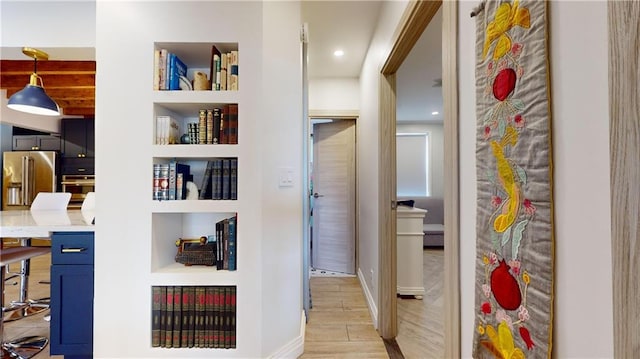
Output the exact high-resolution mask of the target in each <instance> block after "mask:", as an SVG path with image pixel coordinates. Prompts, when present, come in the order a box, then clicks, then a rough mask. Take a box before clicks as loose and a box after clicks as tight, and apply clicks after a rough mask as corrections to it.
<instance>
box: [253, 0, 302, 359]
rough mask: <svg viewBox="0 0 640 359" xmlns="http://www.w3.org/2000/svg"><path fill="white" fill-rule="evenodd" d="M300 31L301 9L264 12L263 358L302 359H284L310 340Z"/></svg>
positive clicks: (274, 6) (279, 5)
mask: <svg viewBox="0 0 640 359" xmlns="http://www.w3.org/2000/svg"><path fill="white" fill-rule="evenodd" d="M301 23H302V20H301V15H300V3H299V2H298V1H284V2H265V3H264V4H263V26H262V28H263V30H262V40H263V45H262V46H263V54H264V57H263V61H262V68H263V71H262V76H263V78H262V84H263V89H262V99H263V107H262V111H261V115H260V117H259V121H257V124H259V125H260V126H257V130H258V131H259V133H258V134H257V135H258V137H260V138H262V146H261V147H260V148H259V150H260V152H261V156H262V158H261V162H262V180H261V181H259V180H258V179H257V178H254V179H252V181H253V182H254V183H256V185H259V183H261V185H262V229H261V231H260V232H261V234H262V238H261V242H262V270H261V281H262V298H261V304H262V326H261V333H262V355H261V356H262V357H266V356H268V355H272V354H274V353H275V356H276V357H282V356H293V357H295V356H297V355H300V354H302V352H298V353H295V354H294V355H292V353H284V352H282V349H281V348H282V347H283V346H284V345H285V344H288V345H289V346H296V345H298V344H300V345H301V344H302V342H303V339H304V333H300V319H301V313H302V238H303V228H302V213H303V212H302V196H303V195H305V194H306V192H305V189H306V185H305V184H304V182H303V178H302V166H304V163H303V157H302V150H303V146H304V141H303V136H302V135H303V125H304V124H305V123H306V119H305V118H304V116H303V113H302V43H301V42H300V37H299V36H300V35H299V30H300V24H301ZM274 53H277V54H279V55H280V56H273V55H272V54H274ZM283 73H287V76H282V74H283ZM275 84H277V85H275ZM283 168H287V169H291V170H292V171H293V173H294V184H293V186H292V187H278V178H279V172H280V170H281V169H283ZM254 274H255V275H256V276H257V275H258V273H254ZM299 348H300V349H302V347H301V346H300V347H299ZM277 350H280V351H279V352H277ZM276 352H277V353H276Z"/></svg>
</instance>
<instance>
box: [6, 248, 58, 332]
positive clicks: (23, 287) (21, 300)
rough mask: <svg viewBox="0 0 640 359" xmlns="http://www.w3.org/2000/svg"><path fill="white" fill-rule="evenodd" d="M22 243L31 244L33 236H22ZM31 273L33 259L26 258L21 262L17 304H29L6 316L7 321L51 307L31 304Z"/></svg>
mask: <svg viewBox="0 0 640 359" xmlns="http://www.w3.org/2000/svg"><path fill="white" fill-rule="evenodd" d="M20 243H21V245H22V246H23V247H28V246H30V245H31V238H21V239H20ZM30 273H31V260H30V259H25V260H23V261H21V262H20V295H19V297H18V302H16V303H14V304H15V305H20V304H27V305H25V306H24V308H22V309H19V310H16V311H13V312H11V314H9V315H8V316H7V317H6V318H5V321H6V322H12V321H14V320H18V319H22V318H25V317H28V316H30V315H35V314H39V313H42V312H44V311H45V310H47V309H49V306H48V305H42V303H38V305H35V306H32V305H29V304H30V303H31V302H32V301H31V300H29V299H28V296H29V274H30Z"/></svg>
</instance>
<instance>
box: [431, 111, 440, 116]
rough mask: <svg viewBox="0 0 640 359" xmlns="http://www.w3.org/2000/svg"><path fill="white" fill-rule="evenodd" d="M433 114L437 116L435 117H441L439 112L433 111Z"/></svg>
mask: <svg viewBox="0 0 640 359" xmlns="http://www.w3.org/2000/svg"><path fill="white" fill-rule="evenodd" d="M431 114H432V115H434V116H435V115H439V114H440V112H438V111H433V112H431Z"/></svg>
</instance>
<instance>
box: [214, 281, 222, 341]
mask: <svg viewBox="0 0 640 359" xmlns="http://www.w3.org/2000/svg"><path fill="white" fill-rule="evenodd" d="M214 291H215V299H214V309H213V311H214V315H215V320H214V327H213V337H214V339H213V347H214V348H220V334H221V333H220V329H221V327H222V325H221V324H222V321H221V318H220V308H221V301H222V295H221V294H220V291H221V287H216V288H215V290H214Z"/></svg>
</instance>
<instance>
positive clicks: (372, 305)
mask: <svg viewBox="0 0 640 359" xmlns="http://www.w3.org/2000/svg"><path fill="white" fill-rule="evenodd" d="M358 279H359V280H360V287H362V291H363V292H364V299H365V300H366V301H367V307H368V308H369V314H370V315H371V320H372V321H373V326H374V327H375V328H376V330H377V329H378V307H377V306H376V302H375V300H373V295H371V292H370V291H369V287H367V282H366V281H365V280H364V274H362V271H361V270H360V268H358Z"/></svg>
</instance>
